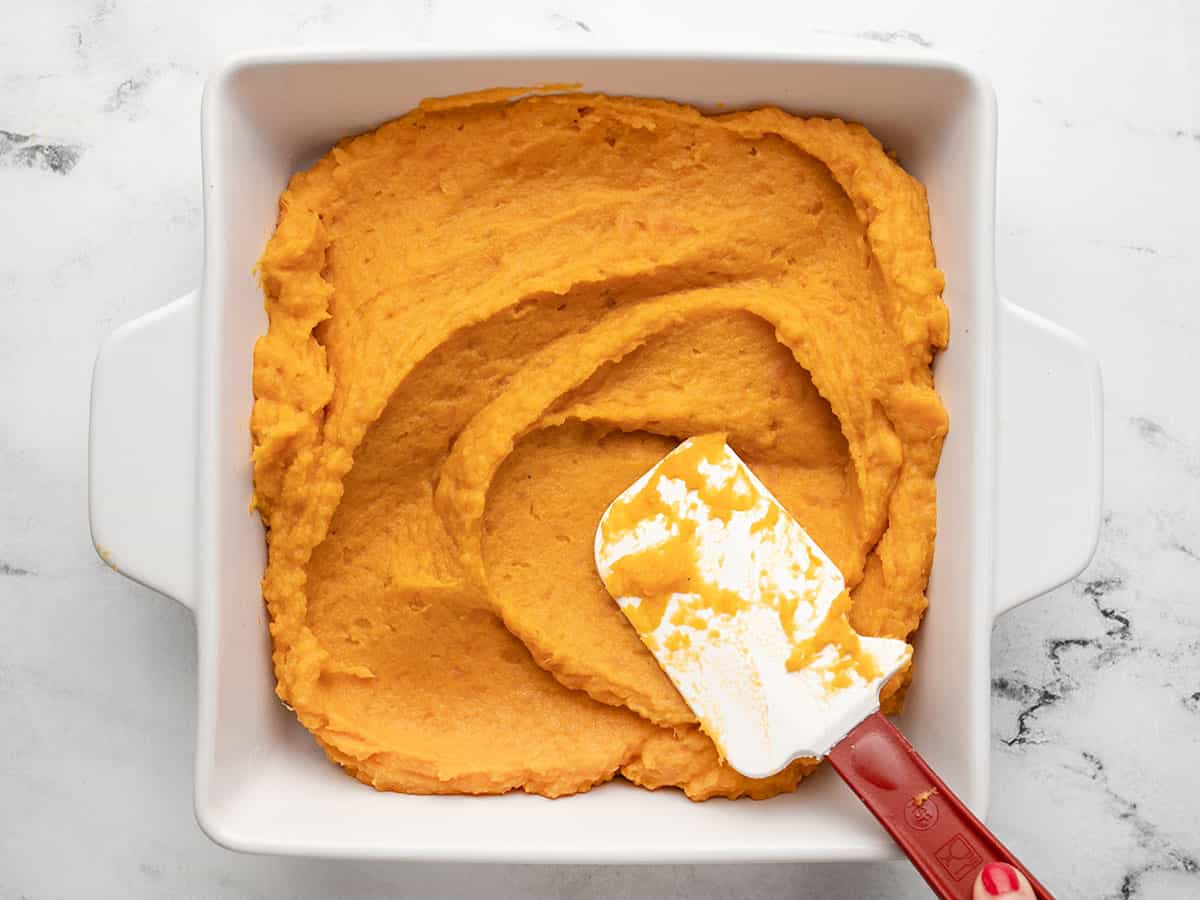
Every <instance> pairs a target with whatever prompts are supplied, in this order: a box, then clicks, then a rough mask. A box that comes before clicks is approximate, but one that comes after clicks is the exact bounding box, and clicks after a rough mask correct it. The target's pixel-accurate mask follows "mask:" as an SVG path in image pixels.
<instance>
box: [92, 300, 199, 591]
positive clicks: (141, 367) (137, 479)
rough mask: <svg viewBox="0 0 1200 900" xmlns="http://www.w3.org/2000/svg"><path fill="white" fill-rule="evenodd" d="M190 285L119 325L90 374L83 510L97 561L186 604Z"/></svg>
mask: <svg viewBox="0 0 1200 900" xmlns="http://www.w3.org/2000/svg"><path fill="white" fill-rule="evenodd" d="M197 298H198V292H197V291H193V292H192V293H190V294H187V295H185V296H183V297H180V298H179V299H178V300H176V301H175V302H174V303H170V304H168V305H167V306H164V307H162V308H160V309H157V310H155V311H154V312H152V313H148V314H147V315H144V316H142V317H141V318H140V319H135V320H134V321H132V322H128V323H126V324H125V325H122V326H121V327H120V328H118V329H117V330H116V331H114V332H113V333H112V334H111V335H109V337H108V339H107V340H105V342H104V344H103V345H102V346H101V347H100V353H99V355H98V356H97V357H96V365H95V368H94V369H93V372H92V408H91V424H90V427H89V430H88V515H89V519H90V522H91V528H92V543H93V544H94V545H95V547H96V552H97V553H98V554H100V558H101V559H102V560H104V562H105V563H107V564H108V565H109V567H111V568H112V569H113V570H114V571H117V572H119V573H121V574H122V575H124V576H126V577H127V578H132V579H133V580H134V581H137V582H139V583H140V584H144V585H145V586H146V587H149V588H153V589H154V590H156V591H159V592H160V593H163V594H166V595H167V596H169V597H173V598H174V599H176V600H178V601H179V602H180V603H182V604H184V605H185V606H188V607H190V606H191V605H192V593H193V588H192V584H193V578H192V568H193V553H192V536H193V533H194V521H193V520H194V516H193V512H194V506H195V490H194V475H195V444H196V440H195V434H196V406H195V403H196V329H195V321H196V309H197V303H198V299H197Z"/></svg>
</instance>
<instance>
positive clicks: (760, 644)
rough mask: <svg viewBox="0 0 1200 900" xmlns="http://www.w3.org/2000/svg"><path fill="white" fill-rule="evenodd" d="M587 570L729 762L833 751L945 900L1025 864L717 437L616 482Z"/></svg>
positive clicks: (893, 663)
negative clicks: (985, 871) (895, 706)
mask: <svg viewBox="0 0 1200 900" xmlns="http://www.w3.org/2000/svg"><path fill="white" fill-rule="evenodd" d="M595 555H596V568H597V569H598V571H599V573H600V577H601V579H602V580H603V581H604V585H605V587H606V588H607V589H608V591H609V593H610V594H612V596H613V597H614V599H615V600H616V602H617V604H618V605H619V606H620V607H621V610H622V611H623V612H624V613H625V615H626V617H627V618H628V619H629V621H630V622H631V623H632V624H633V626H634V628H635V629H637V631H638V634H639V635H640V636H641V639H642V641H643V642H644V643H645V644H646V646H647V647H648V648H649V649H650V651H651V652H652V653H653V654H654V656H655V658H656V659H657V660H658V662H659V664H660V665H661V666H662V668H663V670H664V671H665V672H666V673H667V675H668V676H669V677H670V679H671V681H672V682H673V683H674V684H675V687H676V688H678V690H679V693H680V694H681V695H682V696H683V698H684V700H685V701H687V703H688V705H689V706H691V708H692V711H693V712H694V713H695V714H696V718H697V719H698V720H699V722H700V726H701V728H703V729H704V731H705V732H706V733H707V734H708V736H709V737H710V738H712V740H713V742H714V743H715V744H716V746H717V749H718V751H719V752H720V753H721V756H722V757H723V758H724V759H725V761H726V762H727V763H728V764H729V765H730V766H732V767H733V768H734V769H736V770H737V771H739V772H741V773H742V774H743V775H746V776H748V777H750V778H763V777H766V776H768V775H773V774H775V773H776V772H779V771H780V770H782V769H783V768H784V767H785V766H787V765H788V763H790V762H791V761H793V760H795V759H799V758H801V757H827V758H828V760H829V762H830V763H831V764H832V765H833V768H834V769H835V770H836V771H837V773H838V774H839V775H840V776H841V777H842V780H844V781H845V782H846V784H848V785H849V786H850V788H851V790H853V791H854V793H855V794H857V795H858V797H859V799H861V800H862V802H863V803H864V804H865V805H866V807H867V809H869V810H870V811H871V813H872V814H874V816H875V818H877V819H878V820H879V822H880V823H881V824H882V825H883V827H884V828H886V829H887V831H888V832H889V833H890V834H891V836H892V837H893V838H894V839H895V841H896V843H897V844H899V845H900V847H901V848H902V849H903V850H904V852H905V853H906V854H908V857H909V859H911V860H912V862H913V865H915V866H916V868H917V869H918V871H920V873H921V875H922V876H924V878H925V880H926V881H927V882H928V883H929V886H930V887H931V888H933V891H934V893H935V894H937V895H938V896H939V897H953V898H967V897H970V896H971V890H972V883H973V881H974V878H975V875H976V873H977V872H978V871H979V869H980V868H981V867H982V866H983V865H985V864H987V863H989V862H993V861H1001V862H1006V863H1009V864H1010V865H1013V866H1016V867H1017V868H1019V869H1021V871H1022V872H1024V873H1025V876H1026V877H1027V878H1028V879H1029V882H1030V884H1031V885H1032V886H1033V889H1034V893H1035V894H1036V895H1037V896H1038V897H1051V894H1050V892H1049V891H1047V890H1046V889H1045V888H1044V887H1043V886H1042V885H1041V884H1039V883H1038V881H1037V879H1035V878H1034V877H1033V876H1032V875H1030V874H1029V872H1028V870H1026V869H1025V868H1024V866H1022V865H1021V864H1020V863H1019V862H1017V860H1016V859H1015V858H1014V857H1013V855H1012V854H1011V853H1010V852H1009V851H1008V850H1007V849H1005V847H1004V845H1003V844H1001V843H1000V842H999V841H998V840H996V838H995V836H993V835H992V833H991V832H990V831H988V829H987V828H986V827H985V826H984V825H983V823H982V822H980V821H979V820H978V819H977V818H975V816H974V815H972V814H971V812H970V811H969V810H968V809H967V808H966V806H965V805H963V803H962V802H961V801H960V800H959V799H958V797H956V796H955V795H954V793H953V792H952V791H951V790H950V789H949V788H948V787H947V786H946V784H945V782H943V781H942V780H941V779H940V778H938V776H937V775H936V774H934V772H933V770H932V769H930V767H929V766H928V765H927V764H926V762H925V761H924V760H923V759H922V758H921V757H920V755H919V754H918V753H917V751H916V750H914V749H913V747H912V745H911V744H909V742H908V741H907V740H906V739H905V738H904V736H903V735H902V734H901V733H900V732H899V731H898V730H897V729H896V728H895V726H893V725H892V723H891V722H890V721H889V720H888V719H887V718H886V717H885V716H884V715H883V714H882V713H881V712H880V711H879V693H880V691H881V689H882V688H883V686H884V685H885V684H886V683H887V682H888V680H889V679H890V678H891V677H892V676H893V675H895V674H896V673H897V672H898V671H899V670H900V669H901V668H903V667H904V666H905V665H907V664H908V662H909V659H910V658H911V656H912V648H911V647H910V646H909V645H908V644H907V643H905V642H904V641H901V640H895V639H892V638H878V637H868V636H865V635H859V634H858V633H857V632H855V631H854V629H853V628H852V627H851V626H850V624H849V621H848V618H847V612H848V609H849V595H848V594H847V592H846V585H845V581H844V579H843V577H842V573H841V572H840V571H839V570H838V568H837V566H836V565H834V563H833V562H832V561H831V560H830V559H829V557H828V556H826V554H825V553H824V552H823V551H822V550H821V548H820V547H819V546H817V544H816V543H815V542H814V541H813V540H812V539H811V538H810V537H809V536H808V534H807V533H806V532H805V530H804V528H803V527H801V525H800V524H799V523H798V522H797V521H796V520H795V519H793V518H792V516H791V515H790V514H789V513H788V512H787V510H786V509H784V508H783V506H782V505H781V504H780V503H779V501H778V500H776V499H775V498H774V497H773V496H772V495H771V493H770V491H768V490H767V488H766V487H764V486H763V484H762V482H761V481H759V480H758V478H757V477H756V476H755V475H754V473H753V472H752V471H750V468H749V467H748V466H747V465H746V464H745V463H744V462H742V460H741V459H740V458H739V457H738V456H737V455H736V454H735V453H734V452H733V451H732V450H731V449H730V448H729V447H728V446H727V445H726V443H725V439H724V436H723V435H719V434H714V435H705V436H702V437H696V438H692V439H690V440H687V441H684V442H683V443H682V444H680V445H679V446H678V447H677V448H676V449H675V450H673V451H672V452H671V453H669V454H668V455H667V456H666V457H664V458H663V459H662V460H660V461H659V462H658V463H657V464H656V465H655V466H654V467H653V468H651V469H650V471H648V472H647V473H646V474H645V475H643V476H642V477H641V478H639V479H638V480H637V481H636V482H634V484H633V485H632V486H631V487H630V488H629V489H628V490H626V491H625V492H624V493H622V494H621V495H620V496H619V497H617V499H616V500H614V501H613V503H612V505H610V506H609V508H608V509H607V510H606V511H605V513H604V515H603V517H602V518H601V520H600V525H599V527H598V529H597V531H596V547H595Z"/></svg>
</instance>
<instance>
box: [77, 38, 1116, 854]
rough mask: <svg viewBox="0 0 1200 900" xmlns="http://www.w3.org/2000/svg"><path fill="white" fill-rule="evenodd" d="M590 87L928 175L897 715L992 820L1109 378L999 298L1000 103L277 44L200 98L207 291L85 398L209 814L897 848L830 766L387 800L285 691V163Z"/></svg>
mask: <svg viewBox="0 0 1200 900" xmlns="http://www.w3.org/2000/svg"><path fill="white" fill-rule="evenodd" d="M560 82H580V83H582V86H583V89H585V90H597V91H604V92H608V93H615V94H640V95H645V96H653V97H667V98H672V99H676V100H680V101H684V102H687V103H694V104H697V105H700V106H702V107H706V108H709V109H714V110H715V109H717V108H738V107H747V106H757V105H763V104H775V105H779V106H782V107H784V108H786V109H788V110H790V111H793V112H799V113H832V114H836V115H839V116H841V117H843V118H847V119H852V120H857V121H860V122H863V123H864V124H866V125H867V126H868V127H869V128H870V129H871V130H872V131H873V132H874V133H875V134H876V135H877V136H878V137H879V138H880V139H882V140H883V142H884V143H885V144H886V145H887V146H889V147H891V148H893V149H895V151H896V152H897V153H898V155H899V158H900V160H901V162H902V163H903V165H904V166H905V167H906V168H907V169H908V170H909V171H910V172H912V173H913V174H914V175H915V176H916V177H918V178H919V179H921V180H922V181H923V182H924V183H925V184H926V186H927V187H928V191H929V201H930V207H931V212H932V220H933V236H934V242H935V245H936V248H937V253H938V261H939V264H940V266H941V267H942V269H943V270H944V271H945V273H946V280H947V288H946V293H945V299H946V302H947V304H948V305H949V307H950V311H951V324H952V337H951V342H950V347H949V349H948V350H947V351H946V352H945V353H943V354H942V355H941V356H940V357H939V358H938V360H937V362H936V369H935V371H936V378H937V385H938V388H939V390H940V392H941V394H942V397H943V398H944V401H945V403H946V406H947V407H948V409H949V412H950V420H951V431H950V435H949V438H948V440H947V441H946V444H945V451H944V454H943V457H942V464H941V469H940V471H939V473H938V490H939V526H940V527H939V534H938V541H937V551H936V559H935V565H934V570H933V577H932V581H931V583H930V587H929V596H930V609H929V612H928V614H927V616H926V618H925V622H924V624H923V626H922V628H921V630H920V633H919V635H918V637H917V647H918V657H917V666H918V672H917V677H916V679H915V682H914V684H913V687H912V690H911V692H910V694H909V698H908V705H907V708H906V710H905V712H904V715H903V716H902V719H901V724H902V727H903V728H904V730H905V732H906V733H907V734H908V736H909V737H910V738H911V739H912V741H913V742H914V743H915V744H916V745H917V746H919V747H920V748H921V750H922V752H923V753H924V754H925V756H926V757H927V758H928V760H929V761H930V763H932V764H933V765H934V766H935V767H936V768H937V769H938V770H939V771H940V773H941V774H942V775H943V776H944V778H945V779H946V781H947V782H949V783H950V784H951V785H952V786H953V787H954V788H955V790H957V791H958V792H959V793H960V795H961V796H962V797H963V799H964V800H966V801H967V803H968V804H970V806H971V807H972V808H973V809H974V810H975V811H976V812H977V813H982V812H983V811H984V806H985V803H986V798H987V793H988V743H989V741H988V738H989V721H988V720H989V715H988V713H989V691H988V680H989V674H988V673H989V650H990V633H991V627H992V622H993V620H994V618H995V617H996V616H997V615H998V614H999V613H1001V612H1003V611H1004V610H1006V609H1008V608H1010V607H1012V606H1014V605H1016V604H1018V603H1020V602H1022V601H1024V600H1026V599H1028V598H1030V597H1032V596H1035V595H1037V594H1039V593H1041V592H1044V591H1046V590H1049V589H1050V588H1052V587H1055V586H1056V585H1058V584H1060V583H1062V582H1064V581H1066V580H1068V579H1069V578H1071V577H1073V576H1074V575H1076V574H1078V573H1079V572H1080V571H1081V570H1082V569H1083V568H1084V566H1085V565H1086V564H1087V562H1088V560H1089V559H1090V558H1091V555H1092V553H1093V551H1094V549H1095V545H1096V541H1097V536H1098V532H1099V522H1100V484H1101V437H1100V424H1101V423H1100V381H1099V370H1098V367H1097V365H1096V363H1095V361H1094V360H1093V358H1092V356H1091V355H1090V354H1089V353H1088V351H1087V350H1086V348H1085V347H1084V346H1083V345H1082V344H1081V342H1080V341H1079V340H1078V339H1077V338H1075V337H1073V336H1072V335H1070V334H1068V333H1067V332H1065V331H1063V330H1062V329H1060V328H1057V327H1056V326H1054V325H1051V324H1050V323H1048V322H1045V321H1043V320H1041V319H1039V318H1038V317H1036V316H1034V315H1032V314H1031V313H1028V312H1026V311H1024V310H1022V309H1020V308H1019V307H1017V306H1014V305H1012V304H1010V303H1008V302H1007V301H1005V300H1003V299H1001V298H1000V297H999V296H998V294H997V291H996V285H995V273H994V260H993V256H994V253H993V251H994V236H993V224H994V184H995V144H996V110H995V99H994V95H993V93H992V90H991V88H990V87H989V86H988V85H987V83H986V82H985V81H984V80H983V79H982V78H980V77H979V76H978V75H977V74H975V73H973V72H971V71H970V70H968V69H965V68H963V67H961V66H959V65H956V64H953V63H948V62H942V61H937V60H933V59H930V58H928V57H924V56H920V57H918V56H908V55H896V54H892V53H889V54H870V55H865V56H864V55H850V54H819V55H812V54H794V55H787V56H780V55H762V54H755V55H753V56H736V55H729V54H723V53H703V54H699V53H689V54H676V53H652V54H646V53H638V54H621V53H603V52H584V53H581V52H578V51H573V52H572V53H570V54H563V53H528V52H525V53H516V54H498V53H494V52H484V53H481V52H471V51H461V50H458V51H445V50H441V51H435V50H428V49H422V50H405V51H399V52H395V53H384V52H370V53H365V52H356V51H328V52H313V51H287V52H277V53H259V54H254V55H250V56H244V57H240V58H238V59H236V60H234V61H232V62H230V63H228V64H227V65H225V66H224V67H223V68H222V69H221V70H220V71H219V72H218V73H217V74H216V75H214V76H213V77H212V79H211V80H210V81H209V83H208V86H207V88H206V90H205V96H204V104H203V162H204V208H205V259H204V276H203V283H202V286H201V287H200V288H199V289H198V290H197V291H195V292H193V293H191V294H188V295H187V296H185V297H182V298H180V299H179V300H176V301H175V302H174V303H172V304H170V305H168V306H165V307H163V308H161V309H159V310H158V311H156V312H154V313H151V314H149V315H147V316H144V317H142V318H141V319H138V320H137V321H135V322H132V323H129V324H128V325H125V326H124V327H122V328H120V329H118V330H117V331H116V332H115V333H114V334H113V335H112V336H111V337H110V338H109V339H108V341H107V342H106V343H105V344H104V346H103V348H102V349H101V351H100V355H99V357H98V359H97V361H96V369H95V375H94V380H93V386H92V411H91V414H92V418H91V435H90V438H91V443H90V459H89V465H90V508H91V524H92V535H93V539H94V541H95V544H96V547H97V549H98V551H100V552H101V555H102V556H103V557H104V558H105V560H106V561H108V562H109V563H110V565H112V566H113V568H114V569H116V570H118V571H120V572H121V573H122V574H124V575H126V576H128V577H130V578H133V579H134V580H136V581H139V582H141V583H142V584H145V585H147V586H149V587H151V588H154V589H156V590H158V591H161V592H162V593H164V594H167V595H169V596H171V597H174V598H175V599H177V600H179V601H180V602H181V603H184V604H185V605H187V606H188V607H190V608H191V609H192V610H193V611H194V613H195V616H196V625H197V640H198V650H199V675H198V679H199V684H198V694H199V699H198V705H199V724H198V728H197V748H196V796H195V802H196V816H197V819H198V820H199V822H200V825H201V827H202V828H203V829H204V830H205V831H206V832H207V833H208V834H209V835H210V836H211V837H212V838H213V839H214V840H215V841H217V842H219V843H221V844H223V845H225V846H227V847H230V848H233V849H237V850H247V851H258V852H271V853H290V854H305V855H318V856H345V857H375V858H390V859H461V860H503V861H530V862H671V861H734V860H747V861H749V860H850V859H854V860H866V859H882V858H887V857H890V856H894V855H895V854H894V850H893V847H892V845H891V843H890V841H889V839H888V838H887V836H886V835H885V834H884V832H883V831H882V829H880V828H879V826H878V825H876V824H875V822H874V821H873V820H872V819H871V817H870V816H869V815H868V814H867V813H866V812H865V811H863V810H862V809H861V808H860V807H859V804H858V801H857V800H856V799H855V798H854V797H853V795H852V794H851V793H850V792H849V791H847V790H845V789H844V788H843V786H842V785H841V784H840V783H839V782H838V781H837V779H836V778H834V777H832V774H831V773H828V772H821V773H819V774H818V775H816V776H814V777H813V778H812V779H811V780H810V781H806V782H804V783H803V784H802V785H801V787H800V790H799V792H798V794H796V795H790V796H784V797H780V798H777V799H774V800H770V801H767V802H765V803H754V802H752V801H748V800H746V801H738V802H728V801H722V800H714V801H710V802H707V803H703V804H692V803H690V802H689V801H688V800H686V799H685V798H684V797H683V795H682V794H681V793H678V792H676V791H669V790H664V791H659V792H657V793H650V792H647V791H643V790H640V789H635V788H632V787H630V786H628V785H625V784H621V783H614V784H610V785H605V786H603V787H601V788H599V789H596V790H593V791H591V792H590V793H588V794H585V795H581V796H577V797H571V798H566V799H560V800H555V801H548V800H545V799H543V798H540V797H533V796H527V795H523V794H514V795H508V796H502V797H481V798H472V797H417V796H405V795H398V794H382V793H376V792H375V791H373V790H371V789H369V788H366V787H364V786H363V785H361V784H359V783H358V782H357V781H355V780H353V779H351V778H349V777H348V776H346V775H344V774H342V773H341V772H339V771H338V770H337V768H336V767H334V766H332V765H331V764H330V763H328V762H327V761H326V759H325V757H324V756H323V754H322V753H321V752H320V751H319V750H318V749H317V747H316V745H315V743H314V742H313V740H312V739H311V737H310V735H309V734H308V733H307V732H306V731H305V730H304V729H303V728H302V727H301V726H300V725H299V724H298V723H297V722H296V721H295V718H294V717H293V715H292V714H291V713H290V712H289V711H288V710H287V709H285V708H284V707H283V706H282V705H281V704H280V703H279V702H278V701H277V700H276V698H275V696H274V693H273V688H274V679H273V675H272V672H271V665H270V652H269V641H268V637H267V627H266V618H265V610H264V608H263V604H262V600H261V594H260V590H259V579H260V577H261V575H262V570H263V565H264V562H265V559H264V557H265V547H264V542H263V533H262V528H261V526H260V523H259V520H258V517H257V516H256V515H254V514H252V513H251V512H250V511H249V503H250V498H251V494H252V485H251V467H250V459H249V451H250V444H249V433H248V421H249V415H250V407H251V403H252V396H251V388H250V370H251V348H252V346H253V344H254V341H255V339H256V338H257V337H258V336H259V335H260V334H261V333H262V332H263V330H264V329H265V327H266V317H265V314H264V312H263V302H262V295H261V292H260V290H259V286H258V284H257V282H256V280H255V277H254V275H253V272H252V269H253V266H254V264H255V262H256V260H257V258H258V255H259V254H260V252H261V250H262V247H263V244H264V242H265V240H266V239H267V237H268V235H269V234H270V233H271V230H272V228H273V226H274V224H275V215H276V202H277V198H278V195H279V192H280V190H281V189H282V188H283V187H284V185H285V183H286V181H287V179H288V177H289V176H290V175H291V174H292V173H293V172H294V171H296V170H297V169H300V168H302V167H304V166H306V165H308V164H309V163H311V162H312V161H314V160H315V159H316V158H317V157H318V156H320V155H321V154H322V153H324V152H325V150H327V149H328V147H329V146H330V144H332V143H333V142H334V141H336V140H337V139H339V138H341V137H343V136H344V135H347V134H353V133H356V132H361V131H364V130H367V129H370V128H372V127H373V126H375V125H376V124H378V123H380V122H382V121H384V120H386V119H389V118H392V117H395V116H397V115H399V114H401V113H403V112H405V111H406V110H408V109H409V108H411V107H412V106H414V105H415V104H416V103H417V102H418V101H419V100H421V99H422V98H424V97H429V96H442V95H447V94H454V93H458V92H462V91H467V90H476V89H479V88H485V87H493V86H497V85H529V84H537V83H560Z"/></svg>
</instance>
